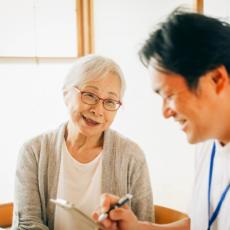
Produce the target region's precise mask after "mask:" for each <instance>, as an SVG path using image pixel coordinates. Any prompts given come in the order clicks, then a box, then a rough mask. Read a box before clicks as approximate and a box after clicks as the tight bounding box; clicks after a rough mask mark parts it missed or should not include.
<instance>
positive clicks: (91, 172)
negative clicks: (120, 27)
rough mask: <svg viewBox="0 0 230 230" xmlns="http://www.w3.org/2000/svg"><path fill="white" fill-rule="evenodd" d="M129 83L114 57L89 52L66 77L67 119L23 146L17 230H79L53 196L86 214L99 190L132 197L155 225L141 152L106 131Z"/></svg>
mask: <svg viewBox="0 0 230 230" xmlns="http://www.w3.org/2000/svg"><path fill="white" fill-rule="evenodd" d="M124 90H125V81H124V78H123V74H122V71H121V69H120V67H119V66H118V65H117V64H116V63H115V62H114V61H113V60H111V59H109V58H105V57H101V56H97V55H88V56H85V57H83V58H80V59H79V60H78V61H77V62H76V64H75V65H74V66H73V68H72V70H71V71H70V73H69V74H68V75H67V77H66V80H65V82H64V86H63V95H64V100H65V104H66V107H67V109H68V112H69V120H68V122H67V123H65V124H62V125H61V126H60V127H59V128H58V129H56V130H54V131H51V132H47V133H44V134H41V135H39V136H38V137H35V138H33V139H32V140H30V141H28V142H27V143H25V144H24V145H23V147H22V148H21V151H20V154H19V158H18V164H17V170H16V183H15V201H14V221H13V229H68V230H72V229H80V228H79V227H78V226H79V225H78V221H77V220H76V219H75V218H74V216H72V214H71V212H66V211H65V210H63V209H61V208H58V207H55V205H54V204H52V203H51V202H49V200H50V199H51V198H62V199H65V200H68V201H70V202H72V203H75V204H76V206H77V207H78V208H79V209H80V210H82V211H83V212H84V213H86V214H87V215H89V216H90V215H91V213H92V211H93V210H95V208H96V207H98V206H99V200H100V195H101V194H102V193H113V194H116V195H118V196H123V195H124V194H126V193H131V194H132V195H133V199H132V201H131V202H130V207H131V208H132V210H133V211H134V213H135V214H136V215H137V216H138V218H139V219H141V220H146V221H152V191H151V186H150V180H149V175H148V169H147V165H146V161H145V158H144V155H143V152H142V150H141V149H140V148H139V147H138V145H137V144H135V143H134V142H132V141H131V140H129V139H128V138H125V137H123V136H122V135H120V134H119V133H117V132H115V131H113V130H111V129H109V127H110V125H111V123H112V122H113V120H114V118H115V116H116V113H117V110H118V109H119V107H120V106H121V105H122V102H121V101H122V97H123V94H124Z"/></svg>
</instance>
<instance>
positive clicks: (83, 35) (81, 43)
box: [0, 0, 94, 63]
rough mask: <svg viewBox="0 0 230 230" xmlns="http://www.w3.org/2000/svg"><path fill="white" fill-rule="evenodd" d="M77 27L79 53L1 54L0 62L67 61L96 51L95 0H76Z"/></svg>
mask: <svg viewBox="0 0 230 230" xmlns="http://www.w3.org/2000/svg"><path fill="white" fill-rule="evenodd" d="M75 11H76V27H77V30H76V31H77V46H76V47H77V52H76V53H77V55H76V56H73V57H62V56H51V57H40V56H29V57H27V56H25V57H24V56H0V63H59V62H60V63H65V62H73V61H75V60H76V59H77V58H79V57H81V56H84V55H86V54H90V53H93V52H94V20H93V0H75Z"/></svg>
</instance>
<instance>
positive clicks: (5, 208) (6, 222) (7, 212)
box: [0, 203, 13, 228]
mask: <svg viewBox="0 0 230 230" xmlns="http://www.w3.org/2000/svg"><path fill="white" fill-rule="evenodd" d="M12 218H13V203H6V204H0V227H2V228H7V227H10V226H11V225H12Z"/></svg>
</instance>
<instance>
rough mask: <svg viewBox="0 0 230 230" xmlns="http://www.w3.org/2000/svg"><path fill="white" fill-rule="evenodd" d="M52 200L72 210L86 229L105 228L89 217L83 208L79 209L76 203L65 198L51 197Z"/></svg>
mask: <svg viewBox="0 0 230 230" xmlns="http://www.w3.org/2000/svg"><path fill="white" fill-rule="evenodd" d="M50 202H52V203H54V204H55V205H57V206H59V207H61V208H64V209H66V210H68V211H70V212H72V213H73V215H74V217H76V219H77V220H78V221H79V223H80V224H81V226H82V228H81V229H85V230H98V229H103V227H102V226H101V225H100V224H99V223H97V222H95V221H94V220H93V219H91V218H90V217H88V216H87V215H86V214H85V213H83V212H82V211H81V210H79V209H78V208H77V207H76V205H75V204H73V203H71V202H69V201H66V200H63V199H59V198H58V199H50Z"/></svg>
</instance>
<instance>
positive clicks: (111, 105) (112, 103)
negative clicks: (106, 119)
mask: <svg viewBox="0 0 230 230" xmlns="http://www.w3.org/2000/svg"><path fill="white" fill-rule="evenodd" d="M74 89H76V90H78V91H79V92H80V93H81V101H82V102H83V103H85V104H87V105H96V104H97V103H99V101H102V103H103V107H104V109H106V110H108V111H116V110H118V109H119V108H120V106H121V104H122V103H121V102H120V101H116V100H114V99H109V98H106V99H103V98H101V97H98V96H97V95H96V94H94V93H91V92H87V91H81V90H80V89H78V88H77V87H74Z"/></svg>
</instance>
